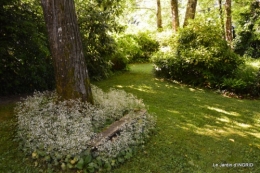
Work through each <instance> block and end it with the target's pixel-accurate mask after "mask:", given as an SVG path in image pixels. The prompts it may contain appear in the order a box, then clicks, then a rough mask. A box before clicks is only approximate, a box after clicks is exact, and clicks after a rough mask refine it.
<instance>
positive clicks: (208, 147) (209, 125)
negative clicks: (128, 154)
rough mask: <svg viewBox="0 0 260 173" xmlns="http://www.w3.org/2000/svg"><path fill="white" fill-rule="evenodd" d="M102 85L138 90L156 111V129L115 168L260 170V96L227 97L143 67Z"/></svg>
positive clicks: (205, 170) (186, 170) (132, 169)
mask: <svg viewBox="0 0 260 173" xmlns="http://www.w3.org/2000/svg"><path fill="white" fill-rule="evenodd" d="M136 66H138V65H136ZM137 68H140V67H137ZM97 84H98V85H99V86H100V87H101V88H110V87H113V88H118V89H124V90H125V91H127V92H130V93H133V94H134V95H136V96H138V97H139V98H142V99H143V100H144V103H145V104H146V105H148V106H149V110H150V112H155V113H156V115H157V133H156V134H154V136H153V137H152V138H151V139H150V141H149V143H148V144H147V146H146V147H145V148H144V149H143V151H140V153H139V154H138V155H137V156H136V158H133V159H132V160H131V161H130V162H127V163H126V164H125V165H123V166H121V167H120V168H119V169H116V170H115V172H120V171H122V170H124V171H126V172H223V173H224V172H234V173H235V172H260V135H259V134H260V125H259V124H260V106H259V105H260V102H259V100H239V99H234V98H227V97H224V96H221V95H219V94H216V93H214V92H212V91H208V90H204V89H198V88H193V87H188V86H184V85H180V84H175V83H173V82H169V81H164V80H161V79H156V78H154V77H153V76H152V74H151V73H148V70H143V71H141V70H138V69H134V70H132V71H131V72H129V73H126V74H123V75H121V76H117V77H114V78H111V79H108V80H106V81H104V82H99V83H97ZM238 163H239V164H238ZM241 163H249V164H248V165H246V164H241Z"/></svg>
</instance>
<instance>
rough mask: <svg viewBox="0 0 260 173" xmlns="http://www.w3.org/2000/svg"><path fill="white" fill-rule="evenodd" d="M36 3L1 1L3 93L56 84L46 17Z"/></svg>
mask: <svg viewBox="0 0 260 173" xmlns="http://www.w3.org/2000/svg"><path fill="white" fill-rule="evenodd" d="M37 10H39V9H37V8H36V6H34V5H33V4H28V3H22V2H21V1H18V0H11V1H9V0H8V1H1V3H0V24H1V28H0V57H1V60H0V83H1V86H0V95H7V94H17V93H24V92H32V91H34V90H35V89H37V90H46V89H52V88H53V87H54V75H53V67H52V64H51V57H50V54H49V50H48V42H47V39H46V36H45V35H46V30H45V24H44V22H43V18H42V16H41V15H39V12H38V11H37Z"/></svg>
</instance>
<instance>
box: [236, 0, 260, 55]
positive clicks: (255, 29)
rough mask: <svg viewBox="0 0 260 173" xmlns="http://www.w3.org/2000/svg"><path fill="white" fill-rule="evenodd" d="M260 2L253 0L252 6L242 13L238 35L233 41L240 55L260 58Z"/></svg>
mask: <svg viewBox="0 0 260 173" xmlns="http://www.w3.org/2000/svg"><path fill="white" fill-rule="evenodd" d="M259 26H260V4H259V2H258V1H252V2H251V5H250V8H249V9H248V10H247V11H246V12H244V13H241V14H240V20H239V21H238V27H237V28H236V30H237V31H238V32H237V36H236V38H235V39H234V41H233V44H234V50H235V52H236V53H238V54H240V55H246V56H251V57H253V58H260V33H259Z"/></svg>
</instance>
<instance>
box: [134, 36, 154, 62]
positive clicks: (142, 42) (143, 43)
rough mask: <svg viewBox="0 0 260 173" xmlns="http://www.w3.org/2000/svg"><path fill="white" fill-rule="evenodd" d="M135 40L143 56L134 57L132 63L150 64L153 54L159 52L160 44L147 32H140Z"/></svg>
mask: <svg viewBox="0 0 260 173" xmlns="http://www.w3.org/2000/svg"><path fill="white" fill-rule="evenodd" d="M135 40H136V42H137V43H138V45H139V46H140V48H141V55H140V56H134V57H133V59H132V62H148V61H149V59H150V58H151V56H152V54H153V53H154V52H157V51H158V50H159V43H158V42H157V41H156V40H155V39H153V38H152V36H151V35H150V34H149V33H147V32H139V33H138V34H137V35H135Z"/></svg>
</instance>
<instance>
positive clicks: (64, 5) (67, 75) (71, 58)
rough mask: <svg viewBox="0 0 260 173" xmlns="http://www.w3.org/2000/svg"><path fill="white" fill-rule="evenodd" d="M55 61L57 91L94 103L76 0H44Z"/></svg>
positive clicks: (63, 96)
mask: <svg viewBox="0 0 260 173" xmlns="http://www.w3.org/2000/svg"><path fill="white" fill-rule="evenodd" d="M41 3H42V8H43V13H44V19H45V23H46V26H47V30H48V38H49V42H50V49H51V54H52V58H53V62H54V69H55V80H56V90H57V93H58V95H59V96H60V97H61V98H62V99H64V100H67V99H76V98H81V99H82V100H83V101H88V102H90V103H93V97H92V92H91V88H90V80H89V76H88V71H87V67H86V62H85V57H84V55H83V47H82V42H81V38H80V33H79V27H78V24H77V17H76V12H75V5H74V1H73V0H41Z"/></svg>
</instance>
